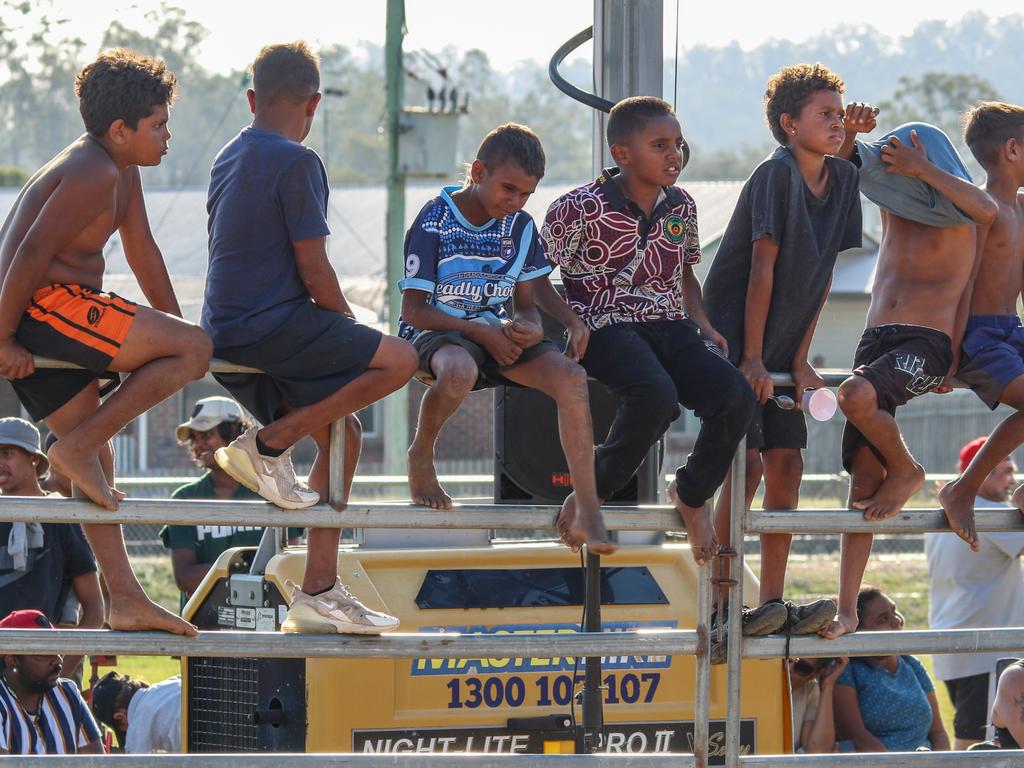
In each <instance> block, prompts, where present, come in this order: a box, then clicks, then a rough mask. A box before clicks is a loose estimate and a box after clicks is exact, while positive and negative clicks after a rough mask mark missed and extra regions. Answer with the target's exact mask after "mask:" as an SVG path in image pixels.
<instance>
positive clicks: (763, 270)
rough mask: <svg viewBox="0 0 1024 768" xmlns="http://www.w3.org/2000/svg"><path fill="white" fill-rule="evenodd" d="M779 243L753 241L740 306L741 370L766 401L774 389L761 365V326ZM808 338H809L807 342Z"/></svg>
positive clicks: (765, 316)
mask: <svg viewBox="0 0 1024 768" xmlns="http://www.w3.org/2000/svg"><path fill="white" fill-rule="evenodd" d="M778 256H779V246H778V245H776V244H775V242H774V241H773V240H772V239H771V238H770V237H759V238H758V239H757V240H755V241H754V245H753V250H752V252H751V256H750V278H749V280H748V282H747V299H746V305H745V307H744V310H743V349H742V350H741V351H740V364H739V369H740V373H742V374H743V375H744V376H746V377H747V381H749V382H750V386H751V387H752V388H753V390H754V394H756V395H757V401H758V402H759V403H762V404H764V403H767V402H768V398H769V397H771V396H772V395H773V394H774V393H775V388H774V386H773V384H772V377H771V374H770V373H769V371H768V369H767V368H765V367H764V360H763V359H762V355H763V354H764V326H765V324H766V323H767V322H768V308H769V307H770V306H771V302H772V291H773V290H774V287H775V260H776V259H777V258H778ZM809 345H810V341H808V346H809Z"/></svg>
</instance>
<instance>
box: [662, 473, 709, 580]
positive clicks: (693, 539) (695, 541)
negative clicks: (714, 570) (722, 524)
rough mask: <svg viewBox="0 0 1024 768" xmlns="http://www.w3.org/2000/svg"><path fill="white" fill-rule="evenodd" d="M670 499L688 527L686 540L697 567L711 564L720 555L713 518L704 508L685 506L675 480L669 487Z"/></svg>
mask: <svg viewBox="0 0 1024 768" xmlns="http://www.w3.org/2000/svg"><path fill="white" fill-rule="evenodd" d="M668 498H669V501H671V502H672V505H673V506H674V507H675V508H676V511H677V512H679V517H681V518H682V520H683V525H684V526H686V540H687V541H688V542H689V543H690V554H692V555H693V559H694V561H695V562H696V563H697V565H704V564H705V563H710V562H711V560H712V558H714V556H715V555H717V554H718V536H717V535H716V534H715V526H714V524H712V522H711V516H710V515H709V514H708V513H707V512H706V511H705V510H704V507H691V506H689V505H688V504H684V503H683V501H682V499H680V498H679V495H678V494H677V493H676V481H675V480H673V481H672V482H671V483H670V484H669V486H668Z"/></svg>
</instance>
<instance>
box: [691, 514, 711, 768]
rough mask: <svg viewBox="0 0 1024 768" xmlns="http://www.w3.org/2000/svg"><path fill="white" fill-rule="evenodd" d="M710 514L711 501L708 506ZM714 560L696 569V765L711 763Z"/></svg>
mask: <svg viewBox="0 0 1024 768" xmlns="http://www.w3.org/2000/svg"><path fill="white" fill-rule="evenodd" d="M705 510H706V512H707V514H709V515H710V514H711V504H710V502H709V503H708V505H707V506H706V507H705ZM710 617H711V563H705V564H704V565H702V566H700V568H698V569H697V665H696V675H695V680H694V686H693V688H694V691H693V693H694V712H693V758H694V761H695V762H696V764H697V768H705V766H707V764H708V737H709V736H710V727H709V725H708V720H709V718H710V716H711V627H710V626H709V624H708V620H709V619H710Z"/></svg>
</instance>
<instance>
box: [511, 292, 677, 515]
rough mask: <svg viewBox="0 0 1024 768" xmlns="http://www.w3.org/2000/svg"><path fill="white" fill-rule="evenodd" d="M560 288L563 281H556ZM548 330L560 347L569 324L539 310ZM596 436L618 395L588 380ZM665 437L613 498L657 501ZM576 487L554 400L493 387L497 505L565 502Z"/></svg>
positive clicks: (609, 420) (621, 501)
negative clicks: (571, 475)
mask: <svg viewBox="0 0 1024 768" xmlns="http://www.w3.org/2000/svg"><path fill="white" fill-rule="evenodd" d="M558 287H559V289H561V286H558ZM541 317H542V318H543V321H544V335H545V336H546V337H547V338H549V339H551V341H553V342H554V343H555V344H556V345H557V346H558V348H559V349H562V348H564V346H565V328H564V327H563V326H562V325H561V324H560V323H558V322H556V321H555V320H553V319H551V318H550V317H548V316H547V315H546V314H544V313H541ZM589 390H590V413H591V416H592V418H593V420H594V440H595V441H597V442H598V443H601V442H602V441H603V440H604V438H605V436H606V435H607V434H608V430H609V428H610V427H611V425H612V419H614V417H615V411H616V410H617V409H618V407H619V397H618V396H617V395H614V394H613V393H611V392H610V391H608V389H607V388H606V387H605V386H604V385H603V384H601V383H600V382H597V381H594V380H591V381H590V387H589ZM664 447H665V438H664V436H662V438H661V439H660V440H658V442H657V443H655V444H654V445H653V446H651V449H650V451H648V453H647V456H646V458H645V459H644V461H643V463H642V464H641V465H640V468H639V469H638V470H637V472H636V474H635V475H633V477H632V478H630V481H629V482H628V483H627V484H626V485H625V486H624V487H623V488H621V489H620V490H619V491H617V492H616V493H615V494H614V495H613V496H612V498H610V499H608V500H607V501H608V502H609V503H612V504H615V503H618V504H656V503H657V502H658V492H659V490H660V488H661V486H662V485H663V484H664V483H663V481H662V480H661V479H660V475H661V462H662V457H663V455H664ZM571 490H572V480H571V478H570V476H569V466H568V464H567V462H566V460H565V455H564V454H563V453H562V444H561V442H560V441H559V438H558V413H557V410H556V409H555V401H554V400H552V399H551V398H550V397H548V396H547V395H545V394H543V393H541V392H538V391H537V390H535V389H526V388H524V387H497V388H496V389H495V390H494V501H495V503H496V504H561V503H562V502H563V501H564V500H565V497H566V496H568V495H569V493H570V491H571Z"/></svg>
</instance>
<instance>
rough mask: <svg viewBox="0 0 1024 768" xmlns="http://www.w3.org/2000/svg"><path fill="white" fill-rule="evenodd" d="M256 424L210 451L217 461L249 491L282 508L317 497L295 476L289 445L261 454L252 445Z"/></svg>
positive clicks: (298, 506) (306, 503) (307, 504)
mask: <svg viewBox="0 0 1024 768" xmlns="http://www.w3.org/2000/svg"><path fill="white" fill-rule="evenodd" d="M258 431H259V428H258V427H256V426H252V427H249V429H247V430H245V432H243V433H242V434H241V435H239V436H238V437H237V438H235V439H234V440H232V441H231V444H230V445H228V446H226V447H224V448H218V449H217V450H216V452H215V453H214V454H213V458H214V460H215V461H216V462H217V465H218V466H219V467H220V468H221V469H223V470H224V471H225V472H227V473H228V474H229V475H231V477H233V478H234V479H235V480H237V481H238V482H240V483H241V484H242V485H244V486H245V487H246V488H248V489H249V490H251V491H255V492H256V493H258V494H259V495H260V496H262V497H263V498H264V499H266V500H267V501H269V502H270V503H271V504H275V505H277V506H279V507H281V508H282V509H305V508H306V507H311V506H313V505H314V504H316V503H317V502H318V501H320V494H319V493H317V492H316V491H314V490H313V489H312V488H310V487H309V486H308V485H306V484H305V483H303V482H300V481H299V479H298V478H297V477H295V467H294V466H292V451H293V450H294V449H295V446H292V447H291V448H289V449H288V450H286V451H285V452H284V453H282V454H281V455H280V456H277V457H271V456H264V455H263V454H261V453H260V452H259V450H258V449H257V448H256V433H257V432H258Z"/></svg>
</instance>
